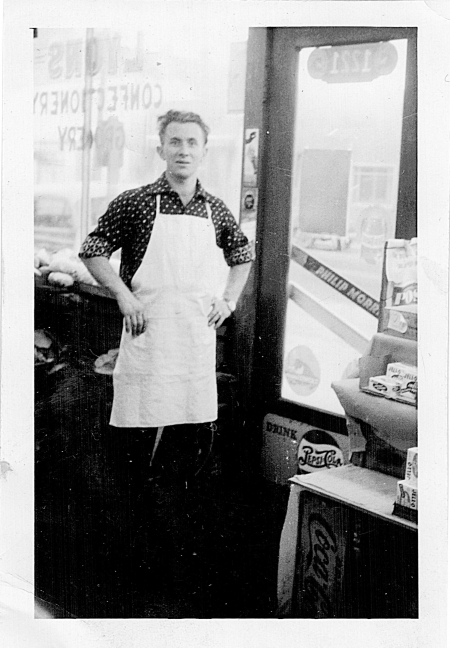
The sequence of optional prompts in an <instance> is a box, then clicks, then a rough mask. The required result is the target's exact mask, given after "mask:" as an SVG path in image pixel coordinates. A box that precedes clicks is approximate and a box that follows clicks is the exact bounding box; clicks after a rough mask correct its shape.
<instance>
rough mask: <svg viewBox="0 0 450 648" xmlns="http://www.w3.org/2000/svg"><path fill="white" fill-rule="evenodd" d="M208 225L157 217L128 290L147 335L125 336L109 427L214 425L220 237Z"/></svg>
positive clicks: (169, 216) (201, 221)
mask: <svg viewBox="0 0 450 648" xmlns="http://www.w3.org/2000/svg"><path fill="white" fill-rule="evenodd" d="M206 209H207V212H208V218H200V217H197V216H189V215H187V214H160V211H159V210H160V196H159V195H157V197H156V217H155V222H154V224H153V231H152V235H151V238H150V241H149V244H148V246H147V250H146V252H145V255H144V258H143V260H142V263H141V265H140V266H139V268H138V270H137V272H136V274H135V275H134V277H133V279H132V281H131V288H132V291H133V293H134V294H135V295H136V297H137V298H138V299H140V300H141V301H142V302H143V303H144V304H145V310H146V314H147V316H148V324H147V329H146V330H145V332H144V333H142V334H141V335H139V336H137V337H134V338H133V337H132V335H131V333H127V332H126V331H125V326H124V327H123V330H122V339H121V343H120V351H119V355H118V358H117V363H116V367H115V369H114V374H113V381H114V402H113V408H112V413H111V421H110V423H111V425H114V426H116V427H139V428H145V427H163V426H167V425H181V424H188V423H207V422H211V421H215V420H216V419H217V383H216V331H215V329H214V327H212V326H208V313H209V311H210V310H211V304H212V299H213V297H214V295H215V291H216V289H217V285H216V284H217V279H216V278H217V270H216V268H215V265H216V264H215V255H214V253H213V252H214V251H215V248H216V236H215V230H214V225H213V222H212V219H211V211H210V206H209V205H208V204H206Z"/></svg>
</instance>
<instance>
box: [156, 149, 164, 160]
mask: <svg viewBox="0 0 450 648" xmlns="http://www.w3.org/2000/svg"><path fill="white" fill-rule="evenodd" d="M156 150H157V151H158V155H159V157H160V158H161V160H165V159H166V158H165V157H164V149H163V147H162V146H157V147H156Z"/></svg>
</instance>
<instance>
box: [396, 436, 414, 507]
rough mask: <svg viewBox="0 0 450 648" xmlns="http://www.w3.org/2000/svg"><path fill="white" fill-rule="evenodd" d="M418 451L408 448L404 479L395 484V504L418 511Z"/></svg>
mask: <svg viewBox="0 0 450 648" xmlns="http://www.w3.org/2000/svg"><path fill="white" fill-rule="evenodd" d="M418 477H419V449H418V448H409V450H408V452H407V455H406V470H405V479H402V480H400V481H398V482H397V497H396V500H395V503H396V504H397V505H399V506H401V507H404V508H407V509H413V510H416V511H417V509H418V498H419V487H418Z"/></svg>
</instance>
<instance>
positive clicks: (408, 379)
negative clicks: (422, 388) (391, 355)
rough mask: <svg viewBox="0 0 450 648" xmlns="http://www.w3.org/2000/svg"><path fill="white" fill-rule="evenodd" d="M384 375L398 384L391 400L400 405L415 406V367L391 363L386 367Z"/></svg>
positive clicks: (401, 363)
mask: <svg viewBox="0 0 450 648" xmlns="http://www.w3.org/2000/svg"><path fill="white" fill-rule="evenodd" d="M386 375H387V377H388V378H389V379H391V380H396V381H398V382H399V387H398V389H397V390H396V391H395V393H394V395H393V396H392V398H394V399H395V400H398V401H401V402H402V403H410V404H411V405H416V404H417V367H414V366H412V365H407V364H404V363H403V362H392V363H389V364H388V366H387V369H386Z"/></svg>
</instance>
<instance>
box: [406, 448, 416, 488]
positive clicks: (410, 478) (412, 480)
mask: <svg viewBox="0 0 450 648" xmlns="http://www.w3.org/2000/svg"><path fill="white" fill-rule="evenodd" d="M418 478H419V448H409V449H408V452H407V454H406V470H405V481H406V482H407V483H408V484H410V485H411V486H417V480H418Z"/></svg>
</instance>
